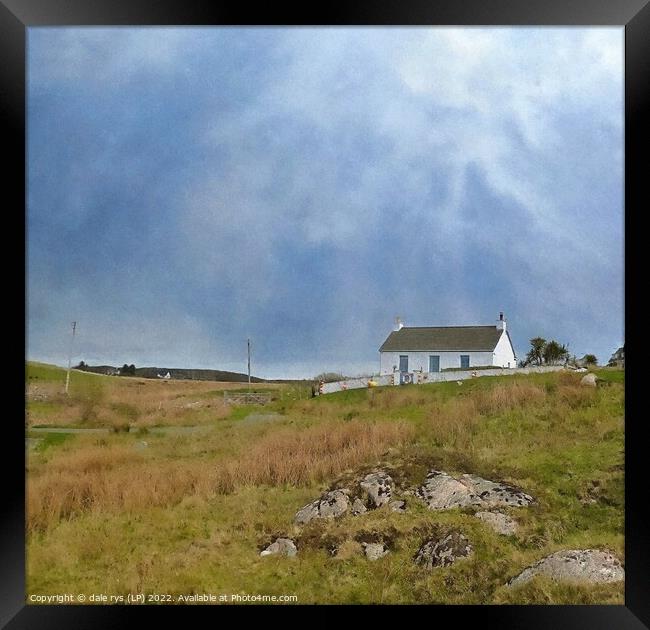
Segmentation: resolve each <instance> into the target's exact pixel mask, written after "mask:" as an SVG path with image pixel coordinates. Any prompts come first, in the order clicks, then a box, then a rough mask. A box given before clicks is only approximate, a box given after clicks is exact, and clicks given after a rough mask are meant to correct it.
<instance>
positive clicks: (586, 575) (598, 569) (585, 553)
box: [508, 549, 625, 586]
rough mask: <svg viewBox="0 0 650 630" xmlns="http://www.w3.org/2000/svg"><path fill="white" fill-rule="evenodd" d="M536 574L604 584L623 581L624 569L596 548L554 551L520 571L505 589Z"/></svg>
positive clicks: (615, 560)
mask: <svg viewBox="0 0 650 630" xmlns="http://www.w3.org/2000/svg"><path fill="white" fill-rule="evenodd" d="M536 575H545V576H547V577H550V578H552V579H554V580H558V581H569V582H588V583H608V582H620V581H621V580H624V579H625V570H624V569H623V566H622V565H621V563H620V562H619V560H618V558H616V556H614V555H613V554H611V553H609V552H607V551H600V550H598V549H567V550H563V551H557V552H555V553H552V554H551V555H550V556H546V557H545V558H542V560H540V561H539V562H536V563H535V564H533V565H531V566H530V567H528V568H526V569H524V570H523V571H522V572H521V573H520V574H519V575H517V576H516V577H514V578H513V579H512V580H510V582H508V586H518V585H520V584H524V583H526V582H528V581H529V580H530V579H532V578H533V577H534V576H536Z"/></svg>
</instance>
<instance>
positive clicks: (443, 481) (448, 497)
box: [415, 470, 481, 510]
mask: <svg viewBox="0 0 650 630" xmlns="http://www.w3.org/2000/svg"><path fill="white" fill-rule="evenodd" d="M415 494H416V495H417V496H418V497H420V498H421V499H422V500H423V501H424V502H425V503H426V504H427V507H428V508H429V509H430V510H446V509H449V508H453V507H463V506H466V505H479V504H480V503H481V499H480V498H479V497H478V496H477V495H476V494H474V493H472V492H471V491H470V489H469V487H468V486H466V485H465V484H463V483H461V482H460V481H458V480H457V479H454V478H453V477H451V476H450V475H448V474H447V473H445V472H441V471H439V470H432V471H430V472H429V474H428V475H427V478H426V480H425V482H424V484H423V485H422V486H420V487H419V488H418V489H417V490H416V491H415Z"/></svg>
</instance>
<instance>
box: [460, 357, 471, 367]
mask: <svg viewBox="0 0 650 630" xmlns="http://www.w3.org/2000/svg"><path fill="white" fill-rule="evenodd" d="M460 367H462V368H464V369H467V368H468V367H469V354H461V355H460Z"/></svg>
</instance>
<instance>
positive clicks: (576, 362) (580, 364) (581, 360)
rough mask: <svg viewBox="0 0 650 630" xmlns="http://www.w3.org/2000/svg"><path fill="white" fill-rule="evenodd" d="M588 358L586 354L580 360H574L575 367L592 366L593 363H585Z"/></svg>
mask: <svg viewBox="0 0 650 630" xmlns="http://www.w3.org/2000/svg"><path fill="white" fill-rule="evenodd" d="M588 356H589V355H588V354H585V355H584V356H583V357H582V358H580V359H576V360H575V364H576V366H577V367H587V366H588V365H592V364H593V361H592V362H591V363H590V362H589V361H587V357H588ZM591 356H593V355H591Z"/></svg>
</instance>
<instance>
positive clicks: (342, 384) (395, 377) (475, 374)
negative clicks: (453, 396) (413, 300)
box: [319, 365, 564, 394]
mask: <svg viewBox="0 0 650 630" xmlns="http://www.w3.org/2000/svg"><path fill="white" fill-rule="evenodd" d="M563 369H564V367H563V366H561V365H544V366H540V367H527V368H494V369H488V370H462V371H458V372H455V371H454V372H412V375H413V384H414V385H421V384H423V383H442V382H447V381H464V380H467V379H470V378H479V377H481V376H513V375H515V374H538V373H542V372H558V371H559V370H563ZM399 384H400V373H399V372H395V373H394V374H383V375H381V376H371V377H366V378H351V379H347V380H345V381H337V382H335V383H323V384H322V385H321V387H320V391H319V393H320V394H332V393H334V392H341V391H345V390H346V389H360V388H363V387H378V386H382V385H399Z"/></svg>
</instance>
